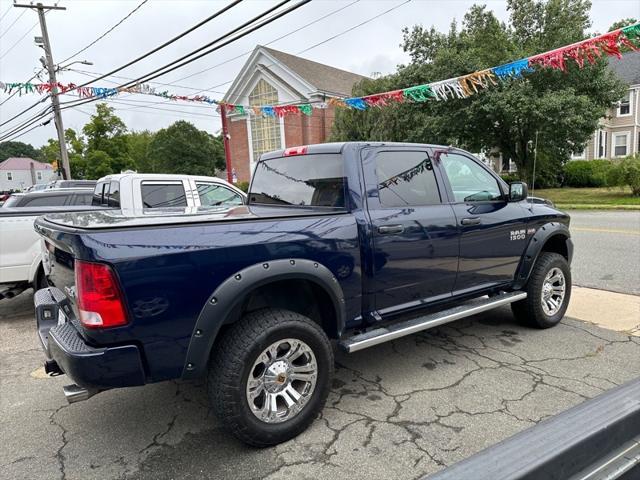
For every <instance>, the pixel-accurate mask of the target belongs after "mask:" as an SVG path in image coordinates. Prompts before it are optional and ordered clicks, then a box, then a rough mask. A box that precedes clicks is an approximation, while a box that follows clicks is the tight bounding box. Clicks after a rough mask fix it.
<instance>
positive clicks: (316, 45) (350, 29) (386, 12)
mask: <svg viewBox="0 0 640 480" xmlns="http://www.w3.org/2000/svg"><path fill="white" fill-rule="evenodd" d="M411 1H412V0H405V1H404V2H402V3H400V4H398V5H396V6H394V7H391V8H389V9H387V10H385V11H384V12H382V13H379V14H377V15H374V16H373V17H371V18H368V19H367V20H365V21H363V22H360V23H359V24H357V25H354V26H353V27H350V28H347V29H346V30H343V31H342V32H340V33H338V34H336V35H333V36H332V37H329V38H327V39H325V40H323V41H321V42H318V43H316V44H314V45H311V46H310V47H307V48H305V49H304V50H300V51H299V52H297V54H296V55H300V54H302V53H305V52H308V51H309V50H312V49H314V48H316V47H319V46H320V45H323V44H325V43H327V42H330V41H331V40H335V39H336V38H338V37H341V36H342V35H345V34H347V33H349V32H351V31H353V30H355V29H356V28H360V27H362V26H363V25H366V24H367V23H370V22H372V21H374V20H376V19H378V18H380V17H382V16H383V15H387V14H388V13H391V12H392V11H393V10H396V9H398V8H400V7H402V6H404V5H406V4H407V3H409V2H411ZM273 65H274V64H271V65H267V66H266V67H267V68H269V67H271V66H273ZM180 80H184V79H182V78H181V79H178V80H177V81H180ZM231 82H233V80H227V81H226V82H224V83H219V84H217V85H214V86H212V87H210V88H207V89H204V90H200V92H196V95H197V93H201V92H207V91H211V89H213V88H218V87H222V86H223V85H227V84H228V83H231Z"/></svg>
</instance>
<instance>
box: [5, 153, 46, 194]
mask: <svg viewBox="0 0 640 480" xmlns="http://www.w3.org/2000/svg"><path fill="white" fill-rule="evenodd" d="M54 177H55V172H54V171H53V167H52V166H51V165H49V164H48V163H42V162H38V161H37V160H34V159H33V158H29V157H10V158H7V159H6V160H5V161H4V162H2V163H0V191H8V190H25V189H26V188H29V187H30V186H31V185H35V184H36V183H47V182H50V181H51V180H54Z"/></svg>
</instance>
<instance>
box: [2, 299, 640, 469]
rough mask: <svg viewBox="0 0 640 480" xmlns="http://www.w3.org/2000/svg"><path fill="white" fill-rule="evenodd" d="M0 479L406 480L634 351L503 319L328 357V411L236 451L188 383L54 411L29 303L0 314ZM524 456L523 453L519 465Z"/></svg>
mask: <svg viewBox="0 0 640 480" xmlns="http://www.w3.org/2000/svg"><path fill="white" fill-rule="evenodd" d="M0 339H1V344H0V364H1V365H2V369H1V370H0V382H1V383H0V438H1V439H2V448H0V471H1V472H2V478H7V479H9V478H10V479H12V480H21V479H29V480H34V479H46V480H50V479H63V480H67V479H68V480H91V479H101V480H102V479H122V480H125V479H127V480H138V479H139V480H146V479H153V480H163V479H202V478H210V479H216V480H225V479H233V480H245V479H261V478H269V479H287V480H290V479H292V478H293V479H313V480H322V479H330V480H335V478H340V479H341V480H348V479H362V478H367V479H385V480H386V479H389V478H393V479H399V480H403V479H413V478H419V477H421V476H423V475H425V474H429V473H432V472H435V471H437V470H440V469H442V468H444V467H445V466H447V465H451V464H453V463H455V462H457V461H459V460H461V459H463V458H466V457H467V456H469V455H471V454H473V453H475V452H477V451H479V450H481V449H483V448H485V447H487V446H489V445H492V444H494V443H496V442H498V441H500V440H502V439H504V438H507V437H509V436H511V435H512V434H514V433H516V432H518V431H521V430H523V429H525V428H527V427H529V426H532V425H534V424H535V423H537V422H539V421H541V420H543V419H545V418H547V417H549V416H551V415H554V414H556V413H559V412H561V411H563V410H566V409H568V408H570V407H572V406H574V405H576V404H578V403H580V402H582V401H584V400H585V399H587V398H591V397H594V396H596V395H598V394H599V393H601V392H603V391H605V390H607V389H610V388H613V387H614V386H616V385H619V384H621V383H623V382H625V381H628V380H630V379H632V378H633V377H634V376H637V375H638V372H639V371H640V337H638V336H631V335H629V334H627V333H625V332H615V331H613V330H608V329H603V328H599V327H597V326H595V325H592V324H589V323H584V322H582V321H578V320H573V319H569V318H566V319H564V320H563V322H562V323H561V324H560V325H559V326H557V327H555V328H552V329H548V330H533V329H529V328H525V327H523V326H521V325H519V324H517V323H515V322H514V320H513V317H512V315H511V312H510V310H509V309H508V308H506V309H501V310H496V311H494V312H488V313H486V314H483V315H480V316H476V317H472V318H470V319H466V320H463V321H459V322H457V323H454V324H451V325H449V326H445V327H441V328H437V329H433V330H430V331H428V332H423V333H421V334H417V335H413V336H410V337H406V338H404V339H400V340H398V341H395V342H391V343H387V344H384V345H380V346H377V347H374V348H371V349H368V350H364V351H362V352H357V353H355V354H351V355H346V354H342V353H340V352H338V353H337V354H336V360H337V364H336V376H335V380H334V382H333V387H332V390H331V394H330V396H329V399H328V402H327V406H326V408H325V409H324V410H323V412H322V414H321V416H320V417H319V418H318V419H317V420H316V421H315V422H314V423H313V425H312V426H311V428H310V429H309V430H307V431H306V432H304V433H303V434H302V435H300V436H299V437H298V438H296V439H294V440H292V441H289V442H287V443H284V444H282V445H279V446H276V447H273V448H267V449H254V448H249V447H247V446H245V445H243V444H241V443H239V442H238V441H236V440H235V439H234V438H233V437H231V436H230V435H228V434H227V433H226V432H225V431H224V430H223V429H222V428H221V426H220V422H219V421H218V420H217V419H216V418H215V417H214V416H213V415H212V414H211V411H210V410H209V408H208V402H207V397H206V392H205V389H204V386H203V385H202V384H201V383H185V382H164V383H159V384H154V385H148V386H146V387H141V388H129V389H120V390H113V391H108V392H103V393H100V394H98V395H96V396H95V397H93V398H91V399H90V400H88V401H86V402H81V403H76V404H73V405H67V404H66V402H65V400H64V398H63V395H62V386H63V385H65V384H67V383H70V382H69V379H67V378H66V377H65V376H61V377H54V378H49V377H46V376H45V375H44V374H43V370H42V368H41V365H42V358H43V357H42V353H41V351H40V346H39V344H38V341H37V339H36V334H35V329H34V320H33V312H32V304H31V294H30V292H25V293H23V294H22V295H20V296H19V297H16V298H14V299H12V300H5V301H2V302H0ZM523 454H527V452H523Z"/></svg>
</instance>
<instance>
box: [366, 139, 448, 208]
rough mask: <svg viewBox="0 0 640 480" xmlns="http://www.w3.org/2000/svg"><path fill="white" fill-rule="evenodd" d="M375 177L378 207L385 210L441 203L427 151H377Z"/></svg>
mask: <svg viewBox="0 0 640 480" xmlns="http://www.w3.org/2000/svg"><path fill="white" fill-rule="evenodd" d="M376 176H377V178H378V194H379V197H380V204H381V205H383V206H385V207H404V206H407V205H413V206H418V205H434V204H437V203H440V192H439V191H438V182H437V181H436V176H435V173H434V171H433V165H432V163H431V159H430V158H429V156H428V155H427V153H426V152H407V151H404V152H402V151H396V152H380V153H378V155H377V156H376Z"/></svg>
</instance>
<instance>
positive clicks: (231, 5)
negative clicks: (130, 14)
mask: <svg viewBox="0 0 640 480" xmlns="http://www.w3.org/2000/svg"><path fill="white" fill-rule="evenodd" d="M240 1H241V0H236V1H235V2H233V3H231V4H230V5H228V6H227V7H225V8H224V9H221V10H219V11H218V12H216V14H214V15H220V14H221V13H223V12H224V11H226V10H228V9H229V8H231V7H233V6H234V5H236V4H237V3H239V2H240ZM288 1H290V0H283V1H282V2H280V3H279V4H277V5H276V6H275V7H272V8H269V9H267V10H266V11H264V12H262V13H261V14H260V15H258V16H256V17H254V18H253V19H251V20H250V21H248V22H245V23H244V24H242V25H241V26H240V27H237V28H235V29H233V30H232V31H231V32H228V33H227V34H225V35H223V36H221V37H220V38H219V39H217V40H215V41H213V42H210V43H209V44H207V45H205V46H203V47H200V48H199V49H196V50H195V52H199V51H201V50H203V49H204V48H206V47H208V46H210V45H212V44H214V43H216V42H217V41H219V40H220V39H223V38H226V37H228V36H230V35H231V34H233V33H235V32H238V31H239V30H242V29H243V28H245V27H247V26H249V25H251V24H252V23H254V22H255V21H256V20H259V19H260V18H262V17H264V16H265V15H268V14H269V13H271V12H273V11H274V10H276V9H277V8H279V7H280V6H282V5H284V4H285V3H287V2H288ZM309 1H311V0H301V1H300V2H299V3H297V4H295V5H293V6H292V7H289V8H287V9H285V10H282V11H280V12H278V13H277V14H274V15H273V16H271V17H270V18H267V19H266V20H264V21H262V22H261V23H258V24H257V25H254V26H252V27H250V28H249V29H248V30H246V31H244V32H242V33H240V34H239V35H237V36H236V37H233V38H231V39H230V40H228V41H227V42H225V43H223V44H220V45H217V46H215V47H213V48H212V49H210V50H208V51H205V52H204V53H201V54H200V55H198V56H197V57H195V58H191V59H189V60H187V61H185V62H183V63H181V64H179V65H176V66H173V67H171V68H170V70H167V71H166V72H162V73H160V74H157V75H156V76H155V77H151V78H148V79H147V80H152V79H154V78H156V77H158V76H161V75H164V74H165V73H168V72H169V71H173V70H175V69H177V68H180V67H182V66H184V65H186V64H188V63H191V62H193V61H195V60H197V59H198V58H201V57H202V56H204V55H208V54H209V53H211V52H213V51H215V50H218V49H219V48H222V47H223V46H225V45H228V44H229V43H232V42H234V41H236V40H238V39H240V38H242V37H243V36H245V35H247V34H249V33H251V32H253V31H255V30H257V29H259V28H262V27H263V26H265V25H268V24H269V23H271V22H273V21H275V20H277V19H278V18H280V17H282V16H284V15H286V14H288V13H290V12H292V11H293V10H296V9H297V8H300V7H301V6H303V5H305V4H306V3H308V2H309ZM200 24H202V22H200ZM200 24H198V25H200ZM194 28H196V27H192V29H194ZM192 29H190V30H192ZM190 30H188V31H190ZM188 31H187V32H188ZM181 35H182V34H181ZM178 37H179V36H178ZM178 37H176V39H177V38H178ZM172 41H175V40H170V41H169V42H165V44H163V45H167V44H168V43H171V42H172ZM160 48H162V46H160V47H157V48H156V49H154V50H152V52H153V51H157V50H159V49H160ZM193 53H194V52H191V53H190V54H188V55H186V56H183V57H181V58H180V59H178V60H175V61H174V62H170V63H169V64H167V65H165V66H164V67H161V68H160V69H156V70H155V71H154V72H151V73H150V74H147V75H145V76H144V77H140V78H138V79H136V80H135V81H136V82H137V81H139V80H141V79H143V78H145V77H147V76H149V75H151V74H154V73H156V72H158V71H159V70H162V69H164V68H166V67H167V66H171V65H172V64H174V63H176V62H179V61H180V60H182V59H183V58H187V57H189V56H191V55H192V54H193ZM147 55H148V54H147ZM135 61H137V60H134V61H132V62H129V63H130V64H131V63H135ZM122 68H124V67H121V68H119V69H116V70H113V71H112V72H109V73H108V74H106V75H103V76H102V77H99V78H97V79H95V80H92V81H90V82H87V83H85V84H83V85H80V86H78V87H76V88H80V87H82V86H84V85H88V84H90V83H93V82H94V81H96V80H99V79H101V78H104V77H105V76H108V75H110V74H111V73H114V72H116V71H119V70H120V69H122ZM130 83H131V82H127V83H124V84H123V85H120V86H119V87H125V86H127V85H129V84H130ZM133 85H135V83H133ZM100 100H102V98H100V97H91V98H88V99H86V100H79V101H77V100H74V101H69V102H63V103H64V104H65V106H63V107H62V108H61V109H66V108H69V107H72V106H79V105H84V104H86V103H91V102H95V101H100ZM30 108H33V107H30ZM22 113H24V111H23V112H21V113H20V114H19V115H21V114H22ZM13 118H15V117H13ZM13 118H12V119H13ZM5 123H6V122H5Z"/></svg>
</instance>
